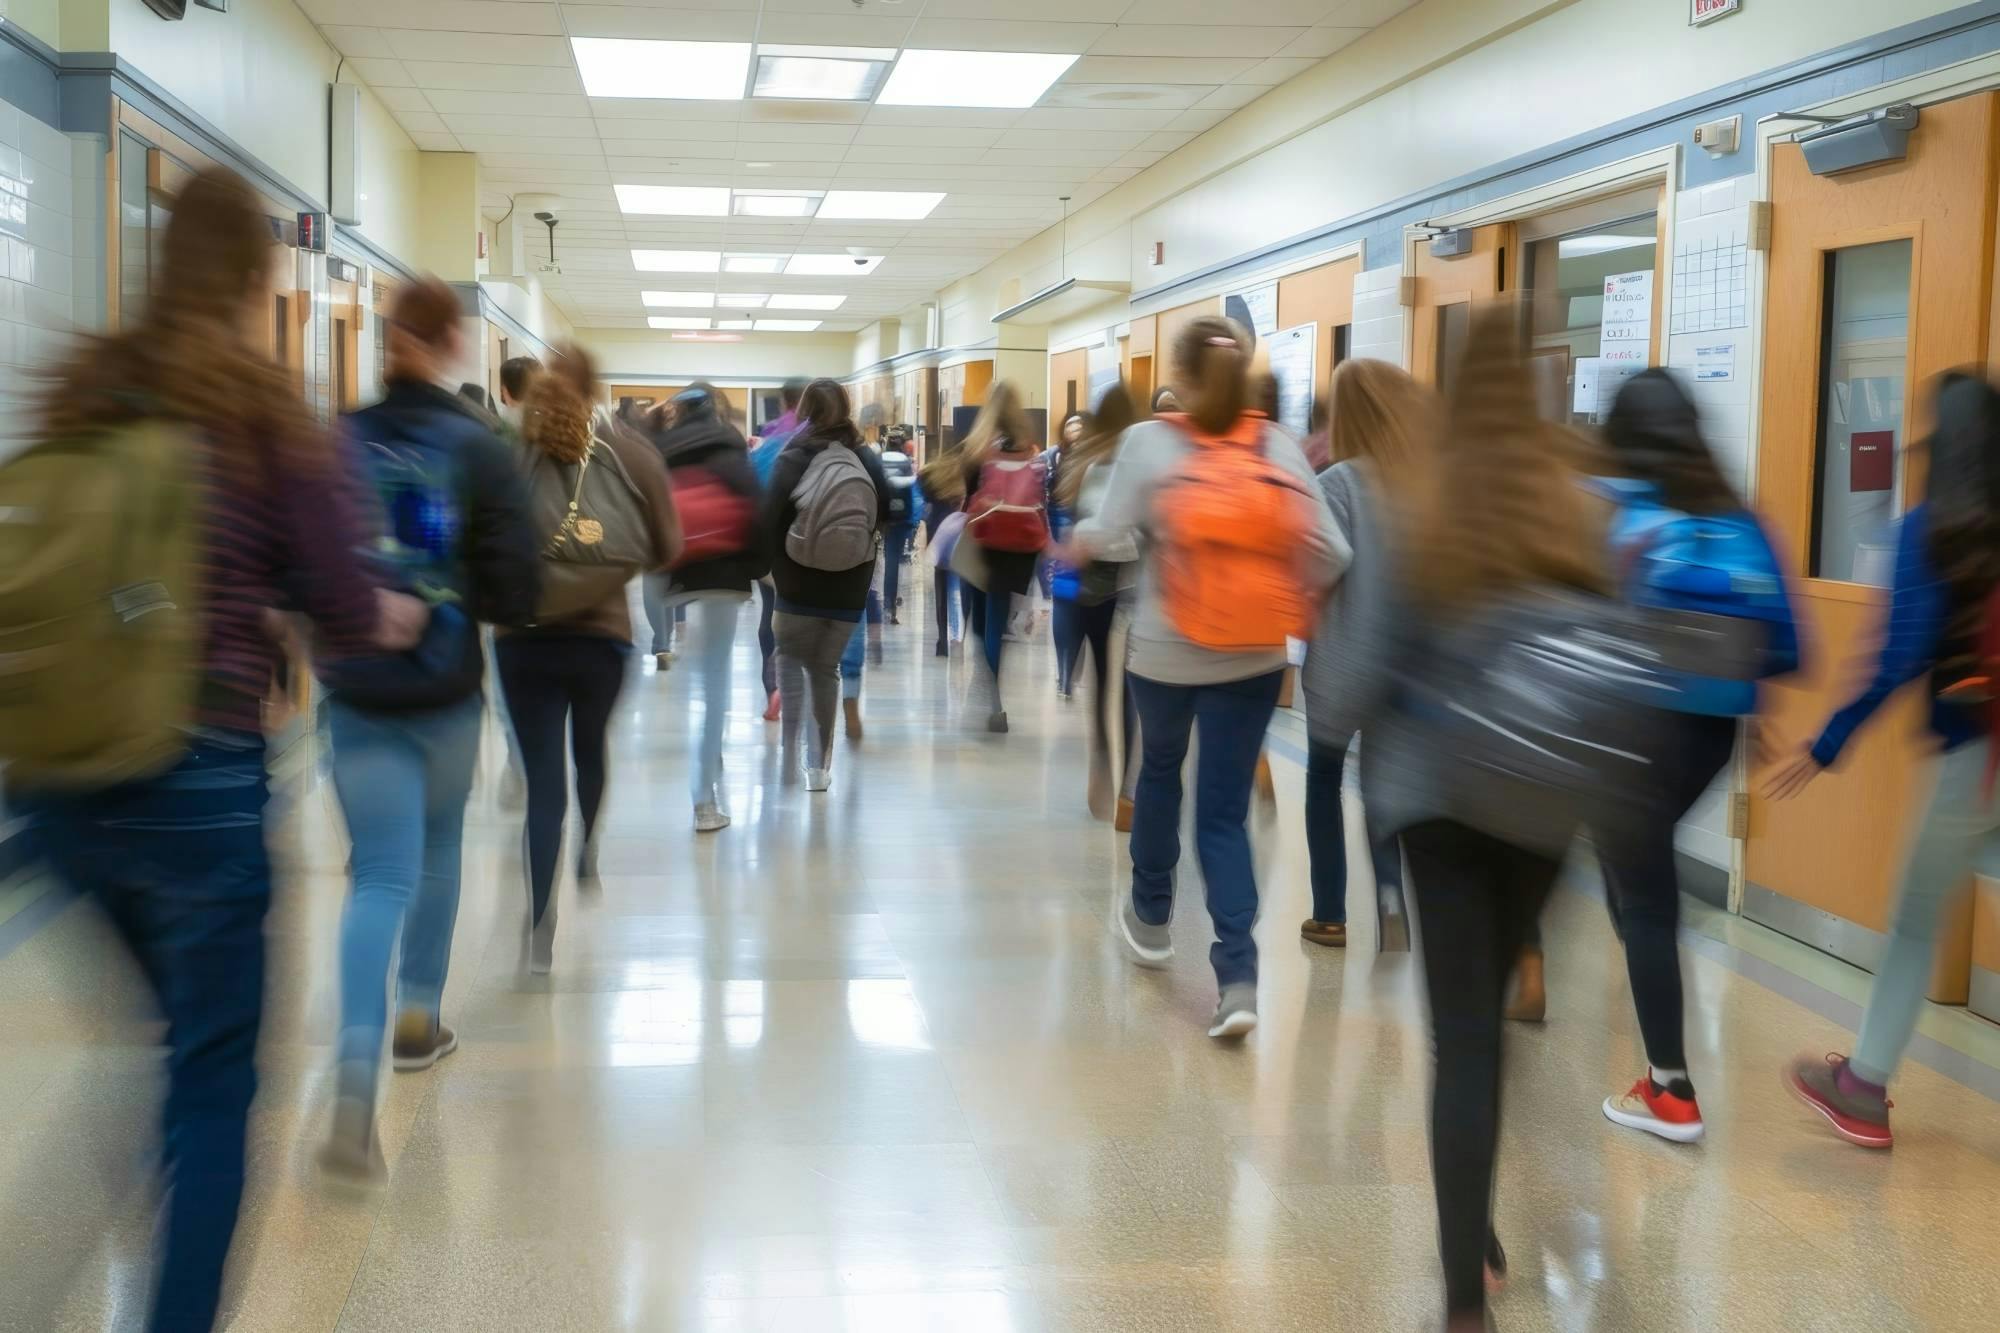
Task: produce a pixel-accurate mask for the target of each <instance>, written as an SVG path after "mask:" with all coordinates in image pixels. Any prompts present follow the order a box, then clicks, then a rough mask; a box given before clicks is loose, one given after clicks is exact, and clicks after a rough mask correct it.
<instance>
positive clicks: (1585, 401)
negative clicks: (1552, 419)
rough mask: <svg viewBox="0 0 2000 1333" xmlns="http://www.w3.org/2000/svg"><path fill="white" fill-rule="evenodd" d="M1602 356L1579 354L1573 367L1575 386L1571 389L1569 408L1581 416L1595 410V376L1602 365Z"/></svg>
mask: <svg viewBox="0 0 2000 1333" xmlns="http://www.w3.org/2000/svg"><path fill="white" fill-rule="evenodd" d="M1603 365H1604V362H1603V360H1602V358H1599V357H1595V356H1580V357H1578V358H1577V359H1576V366H1575V367H1574V374H1575V381H1576V387H1575V388H1574V389H1572V390H1571V395H1572V398H1571V402H1570V410H1571V411H1572V412H1575V413H1577V414H1579V415H1582V416H1588V415H1590V414H1591V413H1593V412H1595V411H1597V376H1598V371H1599V370H1600V369H1601V368H1602V367H1603Z"/></svg>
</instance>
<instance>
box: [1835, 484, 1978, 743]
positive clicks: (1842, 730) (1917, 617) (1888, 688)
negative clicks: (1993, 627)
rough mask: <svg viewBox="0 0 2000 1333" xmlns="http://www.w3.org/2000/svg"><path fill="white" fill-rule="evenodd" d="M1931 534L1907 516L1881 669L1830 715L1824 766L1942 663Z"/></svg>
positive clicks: (1940, 591) (1939, 588)
mask: <svg viewBox="0 0 2000 1333" xmlns="http://www.w3.org/2000/svg"><path fill="white" fill-rule="evenodd" d="M1913 520H1914V521H1913ZM1928 532H1929V528H1928V525H1927V524H1926V523H1925V522H1923V521H1922V520H1919V519H1915V516H1914V515H1910V516H1906V517H1905V518H1904V520H1903V526H1902V531H1901V533H1900V534H1898V537H1897V541H1896V578H1895V582H1894V584H1893V585H1892V586H1891V589H1890V593H1889V613H1888V615H1887V616H1886V617H1884V619H1883V627H1882V647H1881V651H1880V654H1879V656H1878V657H1877V659H1876V664H1875V673H1874V675H1873V676H1871V677H1870V678H1869V681H1868V684H1867V685H1866V686H1864V687H1863V688H1862V690H1861V693H1859V694H1857V695H1856V696H1855V697H1854V698H1853V700H1852V701H1850V702H1849V703H1848V705H1847V706H1846V707H1845V708H1842V709H1841V710H1840V711H1839V712H1837V713H1835V714H1834V715H1833V716H1832V717H1831V718H1829V719H1827V723H1826V726H1825V727H1824V728H1823V729H1822V730H1821V731H1820V734H1819V739H1818V740H1817V741H1815V742H1813V747H1812V757H1813V760H1814V762H1816V763H1817V764H1818V765H1819V766H1820V767H1821V768H1830V767H1832V766H1833V764H1834V762H1835V761H1836V760H1838V759H1839V758H1840V752H1841V751H1842V750H1843V749H1845V748H1846V746H1847V742H1848V740H1849V739H1850V738H1851V737H1852V736H1853V735H1854V733H1855V732H1856V731H1857V730H1859V729H1860V727H1861V725H1862V724H1863V723H1865V722H1866V721H1867V720H1868V719H1869V718H1870V717H1872V716H1874V713H1875V710H1876V709H1878V708H1880V707H1881V706H1882V703H1883V701H1884V700H1886V699H1887V698H1888V697H1889V696H1890V695H1891V694H1894V693H1895V692H1896V691H1897V690H1898V689H1901V688H1902V687H1903V686H1904V685H1907V684H1908V683H1909V682H1911V681H1913V680H1915V679H1916V678H1917V677H1918V676H1921V675H1923V674H1924V673H1925V672H1926V671H1929V670H1930V669H1931V667H1932V666H1933V665H1934V664H1935V663H1936V661H1937V650H1938V640H1939V639H1940V638H1941V637H1942V635H1943V633H1944V614H1945V601H1944V586H1943V584H1942V583H1940V582H1939V580H1938V578H1937V574H1936V572H1935V571H1934V570H1933V569H1932V568H1931V562H1930V552H1929V551H1928V550H1927V549H1926V548H1927V545H1928Z"/></svg>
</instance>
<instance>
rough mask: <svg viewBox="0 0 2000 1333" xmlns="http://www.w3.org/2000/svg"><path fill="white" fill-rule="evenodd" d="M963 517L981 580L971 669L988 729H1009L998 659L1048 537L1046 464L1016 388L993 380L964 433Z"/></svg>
mask: <svg viewBox="0 0 2000 1333" xmlns="http://www.w3.org/2000/svg"><path fill="white" fill-rule="evenodd" d="M961 458H962V460H963V466H964V468H965V496H966V499H965V513H966V523H965V530H964V533H963V535H962V536H961V537H960V542H961V544H963V543H964V542H968V541H969V542H971V543H972V544H973V546H974V547H976V548H977V552H978V557H979V558H978V560H977V561H976V564H977V567H978V568H979V570H980V575H979V578H980V580H981V582H978V583H972V582H971V580H968V583H969V584H970V587H969V590H968V595H969V598H970V608H971V629H972V632H973V633H974V634H976V635H978V636H979V641H980V643H981V645H982V647H983V648H984V650H985V658H986V672H985V674H983V675H975V676H974V680H975V682H977V688H978V690H979V691H980V695H981V698H982V701H983V703H984V704H985V707H983V708H980V709H978V710H976V711H981V712H984V713H985V714H986V729H987V730H988V731H990V732H1005V731H1006V730H1007V710H1006V707H1005V699H1004V696H1003V694H1002V691H1001V689H1000V661H1001V656H1002V654H1003V652H1004V651H1005V649H1006V643H1007V628H1008V618H1009V617H1010V616H1011V615H1012V613H1013V608H1014V599H1015V598H1017V597H1021V598H1025V597H1027V596H1028V590H1029V589H1030V588H1031V587H1033V586H1034V583H1035V571H1036V567H1037V565H1038V564H1039V562H1040V561H1041V558H1042V552H1043V551H1044V550H1045V549H1047V547H1048V544H1049V512H1048V465H1047V464H1046V462H1044V460H1043V458H1042V455H1041V442H1040V440H1039V439H1037V438H1036V435H1035V429H1034V426H1033V424H1032V423H1031V422H1030V421H1029V419H1028V413H1027V410H1026V409H1025V408H1024V407H1022V406H1021V395H1020V392H1019V391H1018V390H1016V389H1015V388H1014V386H1013V385H1011V384H1006V383H1000V384H995V385H994V386H993V387H992V388H991V389H990V390H988V392H987V395H986V404H985V406H983V407H981V408H980V409H979V416H978V418H977V419H976V420H974V422H973V424H972V430H971V432H970V433H969V434H967V435H966V437H965V448H964V450H963V452H962V454H961Z"/></svg>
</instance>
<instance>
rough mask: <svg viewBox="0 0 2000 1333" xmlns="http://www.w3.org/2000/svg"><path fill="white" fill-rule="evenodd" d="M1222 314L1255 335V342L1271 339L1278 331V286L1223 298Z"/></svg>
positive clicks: (1272, 285) (1255, 288)
mask: <svg viewBox="0 0 2000 1333" xmlns="http://www.w3.org/2000/svg"><path fill="white" fill-rule="evenodd" d="M1222 313H1223V314H1224V315H1226V316H1228V317H1229V318H1230V319H1233V320H1235V321H1236V322H1237V323H1238V324H1241V325H1242V326H1243V327H1244V328H1246V329H1248V330H1250V332H1251V333H1253V334H1255V335H1256V338H1255V339H1253V340H1252V341H1253V342H1254V341H1260V340H1262V339H1265V338H1268V337H1270V336H1271V335H1272V334H1274V333H1276V332H1277V331H1278V284H1277V283H1275V282H1267V283H1265V284H1264V285H1263V286H1261V287H1250V288H1247V289H1245V290H1243V291H1240V292H1232V293H1230V294H1229V295H1228V296H1225V297H1223V298H1222Z"/></svg>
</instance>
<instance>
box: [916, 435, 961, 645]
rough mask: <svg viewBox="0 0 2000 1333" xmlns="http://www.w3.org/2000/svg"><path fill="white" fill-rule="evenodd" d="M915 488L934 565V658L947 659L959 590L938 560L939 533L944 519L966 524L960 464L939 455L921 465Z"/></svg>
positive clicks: (954, 632) (926, 545)
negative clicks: (921, 500) (919, 490)
mask: <svg viewBox="0 0 2000 1333" xmlns="http://www.w3.org/2000/svg"><path fill="white" fill-rule="evenodd" d="M917 485H918V486H920V487H921V488H922V489H923V493H924V549H925V551H926V552H927V553H928V555H929V558H930V559H931V560H932V561H934V562H935V563H934V565H933V568H932V570H931V614H932V616H933V618H934V619H935V620H936V622H937V644H936V655H937V656H939V657H949V656H950V655H951V641H952V640H953V639H956V638H957V637H958V636H959V633H960V608H959V602H960V590H959V582H958V576H957V575H956V574H953V573H952V572H951V562H950V561H949V560H948V559H939V558H938V557H939V552H940V550H941V548H940V547H939V545H938V539H939V532H940V530H941V529H943V527H944V522H945V520H946V519H948V518H950V517H951V516H952V515H953V514H957V515H959V517H958V519H957V520H956V522H957V523H959V524H963V523H964V522H965V518H964V514H963V510H964V505H965V469H964V467H963V466H961V465H960V463H959V460H958V459H956V458H954V457H952V456H951V455H949V454H940V455H938V456H937V457H936V458H933V459H932V460H931V461H930V462H928V463H926V464H924V466H923V470H922V471H921V472H919V473H918V474H917Z"/></svg>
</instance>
